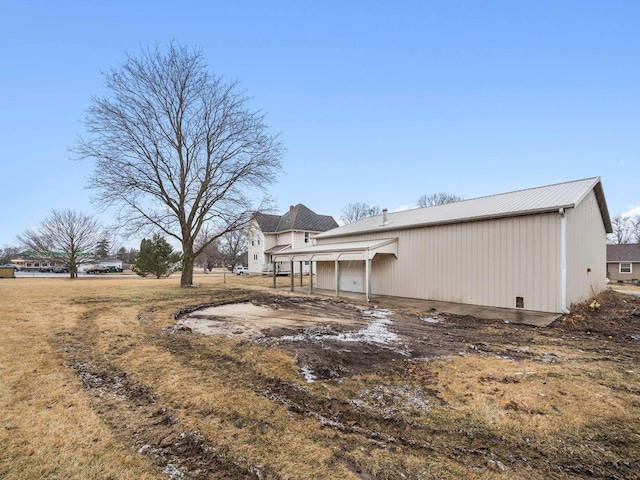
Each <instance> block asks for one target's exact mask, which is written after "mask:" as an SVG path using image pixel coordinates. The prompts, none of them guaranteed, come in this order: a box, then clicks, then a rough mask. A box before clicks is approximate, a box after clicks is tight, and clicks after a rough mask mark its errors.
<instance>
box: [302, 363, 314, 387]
mask: <svg viewBox="0 0 640 480" xmlns="http://www.w3.org/2000/svg"><path fill="white" fill-rule="evenodd" d="M301 371H302V375H303V376H304V378H305V380H306V381H307V383H312V382H315V381H316V380H317V379H318V377H316V376H315V375H314V374H313V372H312V371H311V368H309V366H308V365H303V366H302V368H301Z"/></svg>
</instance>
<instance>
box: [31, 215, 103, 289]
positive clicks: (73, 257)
mask: <svg viewBox="0 0 640 480" xmlns="http://www.w3.org/2000/svg"><path fill="white" fill-rule="evenodd" d="M102 238H104V232H103V231H102V228H101V227H100V225H99V223H98V221H97V220H96V219H95V218H93V217H91V216H89V215H85V214H83V213H78V212H75V211H73V210H62V211H57V210H52V211H51V213H50V214H49V216H47V217H46V218H45V219H44V220H43V221H42V222H41V223H40V225H39V226H38V228H37V229H36V230H25V231H24V232H23V233H22V234H20V235H18V241H19V242H21V243H22V244H23V245H24V247H25V248H27V249H29V250H31V251H32V252H33V254H34V255H36V256H39V257H41V258H47V259H52V260H54V261H57V262H60V263H62V264H64V265H66V266H67V267H68V268H69V276H70V278H76V277H77V276H78V267H79V266H80V265H82V264H84V263H90V262H92V261H93V249H94V248H95V246H96V243H97V242H99V241H100V240H101V239H102Z"/></svg>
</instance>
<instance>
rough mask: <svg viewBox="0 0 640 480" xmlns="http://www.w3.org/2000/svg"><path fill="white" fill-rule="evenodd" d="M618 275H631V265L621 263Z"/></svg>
mask: <svg viewBox="0 0 640 480" xmlns="http://www.w3.org/2000/svg"><path fill="white" fill-rule="evenodd" d="M620 273H631V264H630V263H621V264H620Z"/></svg>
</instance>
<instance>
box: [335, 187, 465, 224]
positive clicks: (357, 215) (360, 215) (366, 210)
mask: <svg viewBox="0 0 640 480" xmlns="http://www.w3.org/2000/svg"><path fill="white" fill-rule="evenodd" d="M461 200H464V197H461V196H460V195H454V194H453V193H446V192H438V193H432V194H430V195H427V194H424V195H422V196H421V197H420V198H418V201H417V202H416V207H434V206H436V205H444V204H445V203H453V202H459V201H461ZM376 215H382V208H381V207H380V206H379V205H375V204H368V203H366V202H354V203H348V204H347V205H345V206H344V208H343V209H342V211H341V214H340V217H339V218H338V220H339V221H340V223H341V224H342V225H346V224H348V223H353V222H357V221H358V220H362V219H364V218H369V217H375V216H376Z"/></svg>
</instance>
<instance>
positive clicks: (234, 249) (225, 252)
mask: <svg viewBox="0 0 640 480" xmlns="http://www.w3.org/2000/svg"><path fill="white" fill-rule="evenodd" d="M219 249H220V253H221V254H222V256H223V257H224V259H225V262H226V263H227V264H228V265H232V266H234V267H235V266H236V265H238V264H239V263H241V258H242V256H243V255H244V254H245V253H246V252H247V236H246V235H245V233H244V232H243V231H242V230H234V231H231V232H227V233H225V234H224V235H223V236H222V238H221V239H220V245H219ZM225 268H226V265H225Z"/></svg>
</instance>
